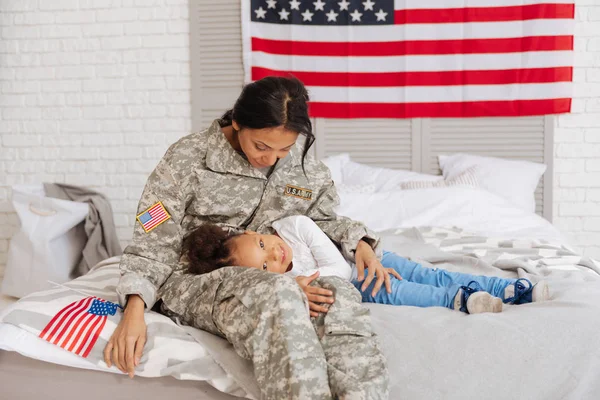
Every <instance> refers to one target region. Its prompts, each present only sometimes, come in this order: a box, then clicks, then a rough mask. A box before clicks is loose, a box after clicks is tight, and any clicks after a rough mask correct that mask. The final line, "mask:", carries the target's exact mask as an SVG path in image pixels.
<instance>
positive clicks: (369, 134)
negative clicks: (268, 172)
mask: <svg viewBox="0 0 600 400" xmlns="http://www.w3.org/2000/svg"><path fill="white" fill-rule="evenodd" d="M189 4H190V50H191V53H190V54H191V78H192V128H193V129H194V130H199V129H202V128H205V127H207V126H208V125H209V124H210V123H211V122H212V120H213V119H214V118H217V117H218V116H220V115H221V114H222V113H223V111H225V110H226V109H227V108H229V107H231V106H232V105H233V103H234V102H235V99H236V98H237V96H238V95H239V92H240V90H241V88H242V85H243V76H244V71H243V64H242V33H241V27H240V18H241V16H240V1H239V0H220V1H218V2H214V1H209V0H198V1H190V2H189ZM313 123H314V126H315V135H316V138H317V141H316V145H315V149H314V152H315V154H316V156H317V157H318V158H322V157H326V156H329V155H332V154H336V153H341V152H345V153H350V154H351V155H352V158H353V159H354V160H356V161H358V162H362V163H366V164H371V165H378V166H382V167H388V168H399V169H409V170H413V171H419V172H427V173H433V174H439V168H438V163H437V155H439V154H449V153H457V152H463V153H471V154H480V155H487V156H493V157H505V158H512V159H519V160H529V161H535V162H542V163H545V164H546V165H547V166H548V169H547V171H546V173H545V174H544V177H543V178H542V181H541V182H540V185H539V186H538V188H537V191H536V203H537V210H536V211H537V212H538V214H540V215H543V216H544V217H545V218H546V219H548V220H551V219H552V182H553V168H552V166H553V165H552V164H553V148H554V143H553V130H554V119H553V117H525V118H470V119H428V118H425V119H409V120H393V119H387V120H386V119H377V120H368V119H363V120H336V119H322V118H317V119H314V120H313Z"/></svg>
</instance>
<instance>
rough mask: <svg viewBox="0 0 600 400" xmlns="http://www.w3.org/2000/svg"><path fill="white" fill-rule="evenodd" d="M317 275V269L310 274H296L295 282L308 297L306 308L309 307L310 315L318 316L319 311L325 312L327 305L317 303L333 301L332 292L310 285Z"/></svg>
mask: <svg viewBox="0 0 600 400" xmlns="http://www.w3.org/2000/svg"><path fill="white" fill-rule="evenodd" d="M318 277H319V271H317V272H315V273H314V274H312V275H311V276H297V277H296V282H298V285H300V287H301V288H302V290H303V291H304V293H305V294H306V297H308V308H309V309H310V316H311V317H318V316H319V313H326V312H327V310H328V307H324V306H322V305H319V304H318V303H326V304H331V303H333V301H334V300H333V292H332V291H331V290H327V289H322V288H319V287H315V286H310V284H311V282H312V281H314V280H315V279H317V278H318Z"/></svg>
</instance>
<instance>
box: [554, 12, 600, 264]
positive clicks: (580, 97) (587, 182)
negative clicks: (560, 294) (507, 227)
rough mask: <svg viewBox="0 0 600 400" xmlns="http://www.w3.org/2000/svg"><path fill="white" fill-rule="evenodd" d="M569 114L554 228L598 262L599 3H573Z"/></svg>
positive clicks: (560, 133) (561, 120)
mask: <svg viewBox="0 0 600 400" xmlns="http://www.w3.org/2000/svg"><path fill="white" fill-rule="evenodd" d="M576 10H577V11H576V15H575V18H576V27H575V35H576V39H575V70H574V76H573V80H574V81H575V87H574V99H573V112H572V113H571V114H568V115H561V116H559V117H558V118H557V127H556V136H555V142H556V144H555V159H554V160H555V161H554V162H555V176H554V184H555V188H554V224H555V225H556V226H557V227H558V228H559V229H560V230H561V231H563V232H565V233H566V234H567V236H568V237H569V238H570V240H571V242H572V243H573V245H575V247H576V248H577V250H579V251H580V252H581V253H583V254H585V255H589V256H591V257H595V258H598V259H600V1H598V0H576Z"/></svg>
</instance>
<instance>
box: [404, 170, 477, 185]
mask: <svg viewBox="0 0 600 400" xmlns="http://www.w3.org/2000/svg"><path fill="white" fill-rule="evenodd" d="M476 169H477V167H473V168H469V169H468V170H466V171H464V172H463V173H461V174H460V175H456V176H454V177H452V178H449V179H444V180H441V181H408V182H401V183H400V189H402V190H414V189H428V188H446V187H451V186H470V187H478V186H479V182H478V181H477V175H476V174H475V170H476Z"/></svg>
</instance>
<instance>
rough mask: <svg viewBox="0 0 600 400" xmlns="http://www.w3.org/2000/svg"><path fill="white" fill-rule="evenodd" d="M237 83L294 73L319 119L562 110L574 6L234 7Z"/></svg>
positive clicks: (305, 2) (341, 2)
mask: <svg viewBox="0 0 600 400" xmlns="http://www.w3.org/2000/svg"><path fill="white" fill-rule="evenodd" d="M242 5H243V7H242V28H243V29H242V31H243V45H244V69H245V74H246V75H245V79H246V81H247V82H250V81H255V80H258V79H261V78H263V77H266V76H271V75H275V76H289V75H294V76H296V77H297V78H298V79H300V80H301V81H303V82H304V84H305V85H306V86H307V87H308V90H309V92H310V95H311V100H312V102H311V105H310V113H311V116H313V117H323V118H419V117H481V116H521V115H543V114H554V113H564V112H569V111H570V108H571V97H572V95H571V81H572V74H573V68H572V67H573V32H574V21H573V17H574V12H575V11H574V10H575V6H574V4H573V1H565V0H245V1H243V2H242Z"/></svg>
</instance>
